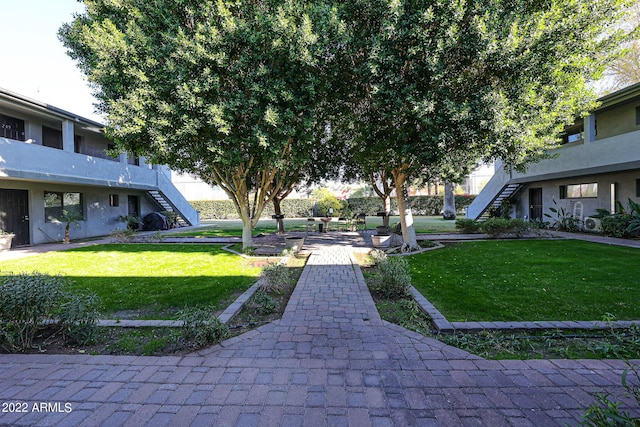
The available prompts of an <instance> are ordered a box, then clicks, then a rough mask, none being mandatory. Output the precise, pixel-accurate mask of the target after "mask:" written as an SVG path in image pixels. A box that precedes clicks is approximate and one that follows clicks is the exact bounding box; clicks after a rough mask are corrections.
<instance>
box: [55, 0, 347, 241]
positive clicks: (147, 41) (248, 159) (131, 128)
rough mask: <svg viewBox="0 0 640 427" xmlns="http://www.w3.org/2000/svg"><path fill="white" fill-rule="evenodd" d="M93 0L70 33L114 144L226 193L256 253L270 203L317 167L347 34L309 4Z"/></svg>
mask: <svg viewBox="0 0 640 427" xmlns="http://www.w3.org/2000/svg"><path fill="white" fill-rule="evenodd" d="M84 3H85V5H86V11H85V13H84V14H82V15H79V16H76V17H75V19H74V20H73V21H72V22H71V23H69V24H66V25H64V26H63V27H62V28H61V30H60V33H59V34H60V38H61V40H62V41H63V42H64V44H65V45H66V47H67V48H68V49H69V54H70V55H71V57H72V58H74V59H76V60H77V61H78V64H79V66H80V68H81V69H82V70H83V72H84V73H85V74H86V75H87V77H88V79H89V81H90V82H91V83H92V84H93V86H94V88H95V92H96V96H97V98H98V99H99V101H100V104H99V109H100V110H101V111H102V112H103V113H105V115H106V117H107V127H106V132H107V134H108V136H110V137H111V138H112V139H113V140H114V141H115V142H116V144H117V148H120V149H122V150H123V151H124V150H126V151H133V152H135V153H136V154H139V155H144V156H147V157H148V158H150V159H151V161H153V162H155V163H162V164H168V165H169V166H170V167H171V168H173V169H175V170H179V171H185V172H190V173H193V174H195V175H197V176H199V177H200V178H202V179H203V180H204V181H206V182H209V183H211V184H216V185H219V186H220V187H221V188H222V189H223V190H224V191H225V192H226V193H227V194H228V195H229V197H230V198H231V200H232V201H233V203H234V205H235V207H236V210H237V211H238V214H239V215H240V217H241V218H242V221H243V232H242V240H243V245H244V246H245V247H248V246H251V245H252V229H253V227H254V226H255V224H256V223H257V221H258V219H259V217H260V214H261V212H262V209H263V208H264V206H265V204H266V203H267V202H269V201H271V200H273V199H274V198H276V197H279V196H282V195H283V194H286V193H287V191H288V189H289V188H291V186H292V185H293V184H292V179H295V178H296V176H297V174H296V172H295V171H297V170H300V169H303V168H305V167H306V166H307V165H308V164H309V162H312V161H313V159H312V157H311V156H310V154H309V153H311V152H312V151H313V149H314V146H315V145H316V141H317V138H316V135H319V134H321V133H322V132H321V131H322V127H321V126H320V127H318V126H317V121H316V119H315V117H316V116H315V111H316V110H317V108H318V106H319V105H320V103H321V102H322V101H323V96H324V94H326V93H328V86H327V85H329V84H330V79H329V78H327V73H328V70H329V67H328V64H329V63H330V61H331V55H329V54H328V52H330V50H331V48H330V43H331V41H332V40H335V39H336V34H337V31H339V25H337V21H336V18H335V16H334V14H333V11H332V9H331V8H330V7H328V6H326V5H325V4H324V3H323V2H318V1H313V2H311V1H310V2H306V1H298V0H263V1H225V0H217V1H214V0H210V1H202V0H154V1H147V0H144V1H143V0H119V1H109V0H85V1H84ZM318 129H320V132H318ZM276 203H277V202H276Z"/></svg>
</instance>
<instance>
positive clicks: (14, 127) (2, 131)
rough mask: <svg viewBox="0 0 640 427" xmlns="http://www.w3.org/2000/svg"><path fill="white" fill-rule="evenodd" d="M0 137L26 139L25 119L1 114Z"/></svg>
mask: <svg viewBox="0 0 640 427" xmlns="http://www.w3.org/2000/svg"><path fill="white" fill-rule="evenodd" d="M0 137H2V138H9V139H17V140H18V141H24V120H20V119H16V118H15V117H9V116H5V115H4V114H0Z"/></svg>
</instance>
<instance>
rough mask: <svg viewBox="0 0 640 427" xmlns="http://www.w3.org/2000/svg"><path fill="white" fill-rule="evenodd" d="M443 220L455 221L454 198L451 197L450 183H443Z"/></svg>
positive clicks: (451, 188)
mask: <svg viewBox="0 0 640 427" xmlns="http://www.w3.org/2000/svg"><path fill="white" fill-rule="evenodd" d="M442 216H443V218H444V219H447V220H454V219H456V198H455V196H454V195H453V184H452V183H451V182H450V181H445V182H444V209H443V214H442Z"/></svg>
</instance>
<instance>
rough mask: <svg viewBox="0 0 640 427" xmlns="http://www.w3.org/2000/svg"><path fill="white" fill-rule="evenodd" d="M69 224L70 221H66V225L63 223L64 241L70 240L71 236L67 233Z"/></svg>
mask: <svg viewBox="0 0 640 427" xmlns="http://www.w3.org/2000/svg"><path fill="white" fill-rule="evenodd" d="M70 226H71V223H70V222H67V225H65V227H64V242H65V243H69V242H71V236H70V235H69V227H70Z"/></svg>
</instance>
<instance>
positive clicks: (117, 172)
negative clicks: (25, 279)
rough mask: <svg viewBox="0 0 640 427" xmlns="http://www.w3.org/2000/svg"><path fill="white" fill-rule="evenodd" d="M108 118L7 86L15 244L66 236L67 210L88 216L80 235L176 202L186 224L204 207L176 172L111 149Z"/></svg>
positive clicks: (0, 217) (1, 157)
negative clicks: (178, 184)
mask: <svg viewBox="0 0 640 427" xmlns="http://www.w3.org/2000/svg"><path fill="white" fill-rule="evenodd" d="M110 148H112V143H111V142H110V141H109V140H108V139H107V138H106V137H105V136H104V133H103V125H102V124H100V123H97V122H94V121H92V120H89V119H86V118H83V117H79V116H77V115H75V114H73V113H70V112H67V111H64V110H61V109H58V108H56V107H53V106H51V105H48V104H44V103H41V102H38V101H35V100H32V99H29V98H26V97H23V96H21V95H18V94H15V93H12V92H9V91H7V90H4V89H0V230H4V231H6V232H11V233H14V234H15V238H14V239H13V246H14V247H15V246H22V245H29V244H39V243H47V242H53V241H58V242H59V241H61V240H62V239H63V238H64V224H62V223H61V222H60V221H59V220H58V219H57V218H58V217H59V216H60V214H61V213H62V211H63V210H67V211H74V212H76V213H77V214H79V215H80V216H81V217H82V220H81V221H80V227H77V228H76V227H74V228H73V229H72V238H85V237H94V236H102V235H107V234H109V233H110V232H112V231H113V230H114V229H118V228H124V227H125V226H126V224H125V223H123V222H122V221H121V220H120V217H122V216H127V215H135V216H138V217H142V216H144V215H145V214H147V213H149V212H156V211H162V210H173V211H175V212H176V213H177V214H178V215H179V219H180V221H181V223H182V224H189V225H196V224H198V222H199V218H198V213H197V212H196V211H195V210H194V209H193V208H192V207H191V205H189V203H188V202H187V201H186V200H185V198H184V197H183V196H182V194H181V193H180V192H179V191H178V190H177V189H176V188H175V186H174V185H173V184H172V183H171V179H170V174H171V172H170V171H169V170H168V169H167V168H166V167H165V166H160V165H152V164H149V163H147V162H145V159H144V158H137V157H133V156H127V155H126V154H122V155H119V156H117V157H111V156H110V154H109V152H108V150H109V149H110Z"/></svg>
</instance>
